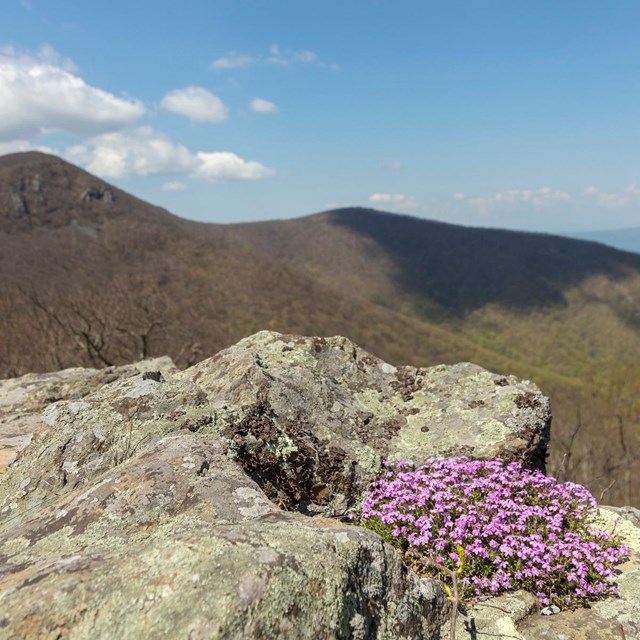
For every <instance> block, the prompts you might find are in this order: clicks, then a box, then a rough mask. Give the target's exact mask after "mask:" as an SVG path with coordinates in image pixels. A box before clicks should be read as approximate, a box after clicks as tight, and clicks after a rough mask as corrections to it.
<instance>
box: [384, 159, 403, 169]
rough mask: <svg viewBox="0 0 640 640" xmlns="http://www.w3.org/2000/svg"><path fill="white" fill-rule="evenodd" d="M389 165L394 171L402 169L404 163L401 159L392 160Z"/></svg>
mask: <svg viewBox="0 0 640 640" xmlns="http://www.w3.org/2000/svg"><path fill="white" fill-rule="evenodd" d="M387 166H388V167H389V169H391V170H392V171H399V170H400V169H402V163H401V162H400V160H392V161H391V162H390V163H389V164H388V165H387Z"/></svg>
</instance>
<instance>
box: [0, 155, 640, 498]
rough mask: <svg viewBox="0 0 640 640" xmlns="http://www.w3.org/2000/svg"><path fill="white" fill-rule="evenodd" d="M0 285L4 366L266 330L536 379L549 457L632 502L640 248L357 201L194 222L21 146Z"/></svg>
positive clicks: (27, 366) (206, 348)
mask: <svg viewBox="0 0 640 640" xmlns="http://www.w3.org/2000/svg"><path fill="white" fill-rule="evenodd" d="M0 291H1V292H2V293H1V295H0V376H2V377H9V376H16V375H20V374H22V373H25V372H28V371H44V370H54V369H60V368H64V367H70V366H95V367H101V366H106V365H109V364H114V363H122V362H127V361H134V360H138V359H140V358H144V357H147V356H154V355H162V354H168V355H171V356H172V357H173V358H174V359H175V360H176V362H177V364H178V365H179V366H186V365H188V364H192V363H194V362H195V361H197V360H199V359H201V358H204V357H206V356H209V355H212V354H213V353H215V352H217V351H218V350H220V349H221V348H224V347H226V346H229V345H230V344H232V343H234V342H235V341H237V340H238V339H240V338H242V337H244V336H246V335H248V334H250V333H253V332H255V331H258V330H260V329H265V328H268V329H276V330H278V331H283V332H292V333H301V334H306V335H335V334H342V335H345V336H348V337H349V338H351V339H352V340H354V341H355V342H356V343H358V344H360V345H361V346H362V347H364V348H366V349H367V350H369V351H371V352H373V353H375V354H377V355H379V356H381V357H383V358H384V359H386V360H388V361H390V362H393V363H396V364H401V363H404V364H414V365H419V366H424V365H431V364H437V363H440V362H444V363H450V362H455V361H460V360H468V361H473V362H477V363H478V364H480V365H482V366H485V367H487V368H489V369H492V370H495V371H498V372H502V373H514V374H516V375H519V376H522V377H526V378H530V379H533V380H535V381H536V382H538V384H540V386H541V387H542V389H543V390H544V391H545V392H546V393H547V394H549V395H551V397H552V400H553V404H554V416H555V422H554V431H553V445H552V456H551V460H550V470H551V471H552V472H553V473H556V474H558V475H560V476H561V477H562V478H563V479H564V478H568V479H572V480H574V481H577V482H582V483H584V484H587V486H589V487H590V488H591V489H592V491H594V493H595V494H596V496H597V497H599V496H600V494H601V493H604V496H603V499H604V500H605V501H608V502H613V503H626V504H640V486H638V484H637V483H636V482H635V481H634V478H635V477H637V475H638V472H639V471H640V468H639V463H638V460H637V458H638V455H637V452H638V444H639V442H640V405H639V401H638V399H637V396H638V394H637V388H638V386H639V384H640V375H639V374H638V373H636V371H637V366H636V363H637V361H638V358H639V357H640V256H635V255H632V254H627V253H623V252H619V251H615V250H613V249H608V248H606V247H604V246H602V245H598V244H595V243H590V242H582V241H577V240H568V239H563V238H557V237H554V236H547V235H538V234H524V233H515V232H506V231H496V230H480V229H466V228H463V227H457V226H453V225H446V224H441V223H435V222H430V221H426V220H418V219H414V218H408V217H404V216H394V215H390V214H383V213H378V212H373V211H366V210H359V209H351V210H340V211H333V212H327V213H324V214H318V215H316V216H310V217H308V218H302V219H298V220H288V221H277V222H265V223H254V224H242V225H205V224H199V223H195V222H189V221H186V220H182V219H180V218H177V217H175V216H173V215H171V214H169V213H168V212H166V211H164V210H162V209H159V208H157V207H153V206H152V205H149V204H147V203H145V202H142V201H140V200H138V199H136V198H134V197H132V196H130V195H128V194H126V193H124V192H122V191H120V190H118V189H116V188H114V187H111V186H109V185H107V184H105V183H104V182H102V181H100V180H99V179H97V178H95V177H94V176H91V175H90V174H88V173H86V172H84V171H82V170H80V169H78V168H76V167H73V166H72V165H69V164H68V163H66V162H64V161H62V160H60V159H58V158H54V157H52V156H46V155H43V154H39V153H29V154H15V155H12V156H5V157H3V158H0Z"/></svg>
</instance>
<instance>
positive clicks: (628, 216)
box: [0, 0, 640, 232]
mask: <svg viewBox="0 0 640 640" xmlns="http://www.w3.org/2000/svg"><path fill="white" fill-rule="evenodd" d="M639 24H640V3H639V2H637V1H636V0H634V1H633V2H625V1H618V0H602V1H600V2H594V1H591V0H582V1H580V2H577V1H576V2H574V1H572V0H563V1H559V0H554V1H546V0H502V1H492V0H468V1H466V2H462V1H459V2H457V1H453V0H449V1H446V2H445V1H442V2H430V1H428V0H421V1H417V0H416V1H413V0H407V1H403V0H395V1H391V0H352V1H348V0H341V1H334V0H322V1H317V0H316V1H312V0H208V1H200V0H191V1H189V2H175V1H169V0H155V1H154V2H142V1H138V2H133V1H131V0H129V1H128V2H122V1H121V0H110V1H109V2H106V1H103V0H95V1H92V2H87V0H73V1H72V0H57V1H56V2H51V1H50V0H4V2H3V9H2V19H1V22H0V152H1V153H9V152H12V151H16V150H25V149H30V148H42V149H46V150H50V151H52V152H55V153H57V154H59V155H62V156H64V157H66V158H68V159H70V160H71V161H73V162H75V163H77V164H79V165H81V166H83V167H85V168H87V169H88V170H90V171H92V172H94V173H97V174H98V175H100V176H101V177H103V178H105V179H106V180H108V181H110V182H112V183H114V184H116V185H117V186H119V187H121V188H124V189H126V190H127V191H129V192H131V193H133V194H134V195H137V196H139V197H141V198H144V199H145V200H148V201H150V202H153V203H155V204H159V205H161V206H164V207H166V208H168V209H169V210H171V211H173V212H174V213H177V214H178V215H181V216H184V217H188V218H192V219H197V220H205V221H211V222H241V221H249V220H261V219H270V218H283V217H294V216H300V215H305V214H309V213H314V212H317V211H321V210H324V209H327V208H333V207H337V206H349V205H356V206H371V207H376V208H380V209H384V210H389V211H397V212H401V213H409V214H411V215H416V216H421V217H425V218H432V219H438V220H444V221H447V222H454V223H460V224H468V225H477V226H494V227H504V228H512V229H528V230H544V231H557V232H566V231H587V230H596V229H609V228H620V227H629V226H640V217H639V215H638V214H639V213H640V187H637V186H636V183H638V184H640V151H639V150H640V111H639V109H638V106H639V105H640V100H639V98H640V41H639V40H638V25H639Z"/></svg>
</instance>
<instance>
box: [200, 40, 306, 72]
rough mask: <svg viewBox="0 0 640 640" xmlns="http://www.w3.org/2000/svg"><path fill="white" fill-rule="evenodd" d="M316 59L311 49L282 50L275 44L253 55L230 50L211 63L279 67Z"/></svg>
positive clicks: (219, 66)
mask: <svg viewBox="0 0 640 640" xmlns="http://www.w3.org/2000/svg"><path fill="white" fill-rule="evenodd" d="M317 61H318V56H317V54H315V53H314V52H313V51H306V50H305V51H282V50H281V49H280V47H279V46H278V45H277V44H274V45H271V47H269V51H268V52H267V53H266V54H258V55H254V56H250V55H246V54H241V53H238V52H237V51H231V52H229V53H228V54H227V55H226V56H223V57H222V58H217V59H216V60H214V61H213V62H212V63H211V66H212V67H213V68H214V69H240V68H242V67H248V66H249V65H253V64H272V65H277V66H280V67H288V66H289V65H292V64H311V63H313V62H317Z"/></svg>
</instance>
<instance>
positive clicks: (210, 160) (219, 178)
mask: <svg viewBox="0 0 640 640" xmlns="http://www.w3.org/2000/svg"><path fill="white" fill-rule="evenodd" d="M66 156H67V157H68V158H69V159H70V160H71V161H73V162H76V163H78V164H81V165H82V166H84V167H85V168H86V169H87V170H88V171H91V172H92V173H96V174H97V175H99V176H102V177H103V178H124V177H128V176H134V175H135V176H149V175H158V174H159V175H190V176H195V177H199V178H204V179H207V180H210V181H212V182H223V181H226V180H257V179H259V178H266V177H269V176H272V175H274V174H275V171H274V170H273V169H269V168H268V167H265V166H264V165H262V164H260V163H259V162H255V161H247V160H243V159H242V158H240V157H239V156H237V155H236V154H235V153H230V152H220V151H218V152H203V151H200V152H198V153H195V154H194V153H191V152H190V151H189V150H188V149H187V148H186V147H185V146H183V145H180V144H175V143H174V142H172V141H171V140H170V139H169V138H168V137H167V136H166V135H165V134H163V133H161V132H159V131H156V130H155V129H152V128H151V127H138V128H137V129H132V130H128V131H122V132H116V133H107V134H103V135H100V136H96V137H94V138H92V139H91V140H90V141H89V142H88V143H85V144H80V145H76V146H74V147H69V148H68V149H67V151H66Z"/></svg>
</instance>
